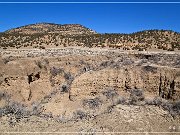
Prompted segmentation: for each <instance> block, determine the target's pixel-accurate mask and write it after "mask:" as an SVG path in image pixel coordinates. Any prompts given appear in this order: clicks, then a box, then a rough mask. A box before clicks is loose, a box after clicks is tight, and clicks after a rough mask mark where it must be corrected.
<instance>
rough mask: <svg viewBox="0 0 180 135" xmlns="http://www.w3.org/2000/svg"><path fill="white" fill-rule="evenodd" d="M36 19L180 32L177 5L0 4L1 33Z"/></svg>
mask: <svg viewBox="0 0 180 135" xmlns="http://www.w3.org/2000/svg"><path fill="white" fill-rule="evenodd" d="M1 1H3V0H1ZM9 1H15V0H9ZM18 1H23V0H18ZM29 1H34V0H29ZM39 1H46V0H39ZM53 1H57V0H53ZM69 1H73V0H69ZM77 1H82V0H77ZM91 1H93V0H91ZM99 1H107V0H99ZM114 1H118V0H114ZM129 1H132V0H129ZM151 1H153V0H151ZM159 1H167V0H159ZM174 1H178V0H174ZM38 22H50V23H58V24H73V23H76V24H82V25H84V26H86V27H89V28H91V29H93V30H96V31H97V32H99V33H105V32H107V33H131V32H136V31H141V30H147V29H166V30H173V31H177V32H180V4H0V32H2V31H5V30H7V29H10V28H15V27H18V26H23V25H26V24H33V23H38Z"/></svg>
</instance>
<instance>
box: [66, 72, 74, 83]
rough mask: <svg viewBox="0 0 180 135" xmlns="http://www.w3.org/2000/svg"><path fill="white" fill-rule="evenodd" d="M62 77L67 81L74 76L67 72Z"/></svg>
mask: <svg viewBox="0 0 180 135" xmlns="http://www.w3.org/2000/svg"><path fill="white" fill-rule="evenodd" d="M64 78H65V79H66V80H68V81H72V80H74V77H73V76H72V75H71V73H69V72H68V73H65V74H64Z"/></svg>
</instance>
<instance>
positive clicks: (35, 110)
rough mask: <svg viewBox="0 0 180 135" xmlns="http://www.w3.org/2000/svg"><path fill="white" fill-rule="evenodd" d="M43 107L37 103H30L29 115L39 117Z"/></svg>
mask: <svg viewBox="0 0 180 135" xmlns="http://www.w3.org/2000/svg"><path fill="white" fill-rule="evenodd" d="M42 110H43V107H42V106H41V105H40V104H39V103H32V111H31V115H36V116H38V115H40V114H41V113H42Z"/></svg>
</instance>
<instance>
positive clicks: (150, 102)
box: [145, 97, 165, 106]
mask: <svg viewBox="0 0 180 135" xmlns="http://www.w3.org/2000/svg"><path fill="white" fill-rule="evenodd" d="M164 102H165V101H164V100H163V99H162V98H161V97H155V98H153V99H150V100H147V99H146V100H145V104H147V105H156V106H161V105H162V104H163V103H164Z"/></svg>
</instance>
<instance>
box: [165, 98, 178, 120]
mask: <svg viewBox="0 0 180 135" xmlns="http://www.w3.org/2000/svg"><path fill="white" fill-rule="evenodd" d="M162 107H163V109H165V110H167V111H169V113H170V114H171V115H172V116H173V117H175V116H180V101H175V102H166V103H163V104H162Z"/></svg>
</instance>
